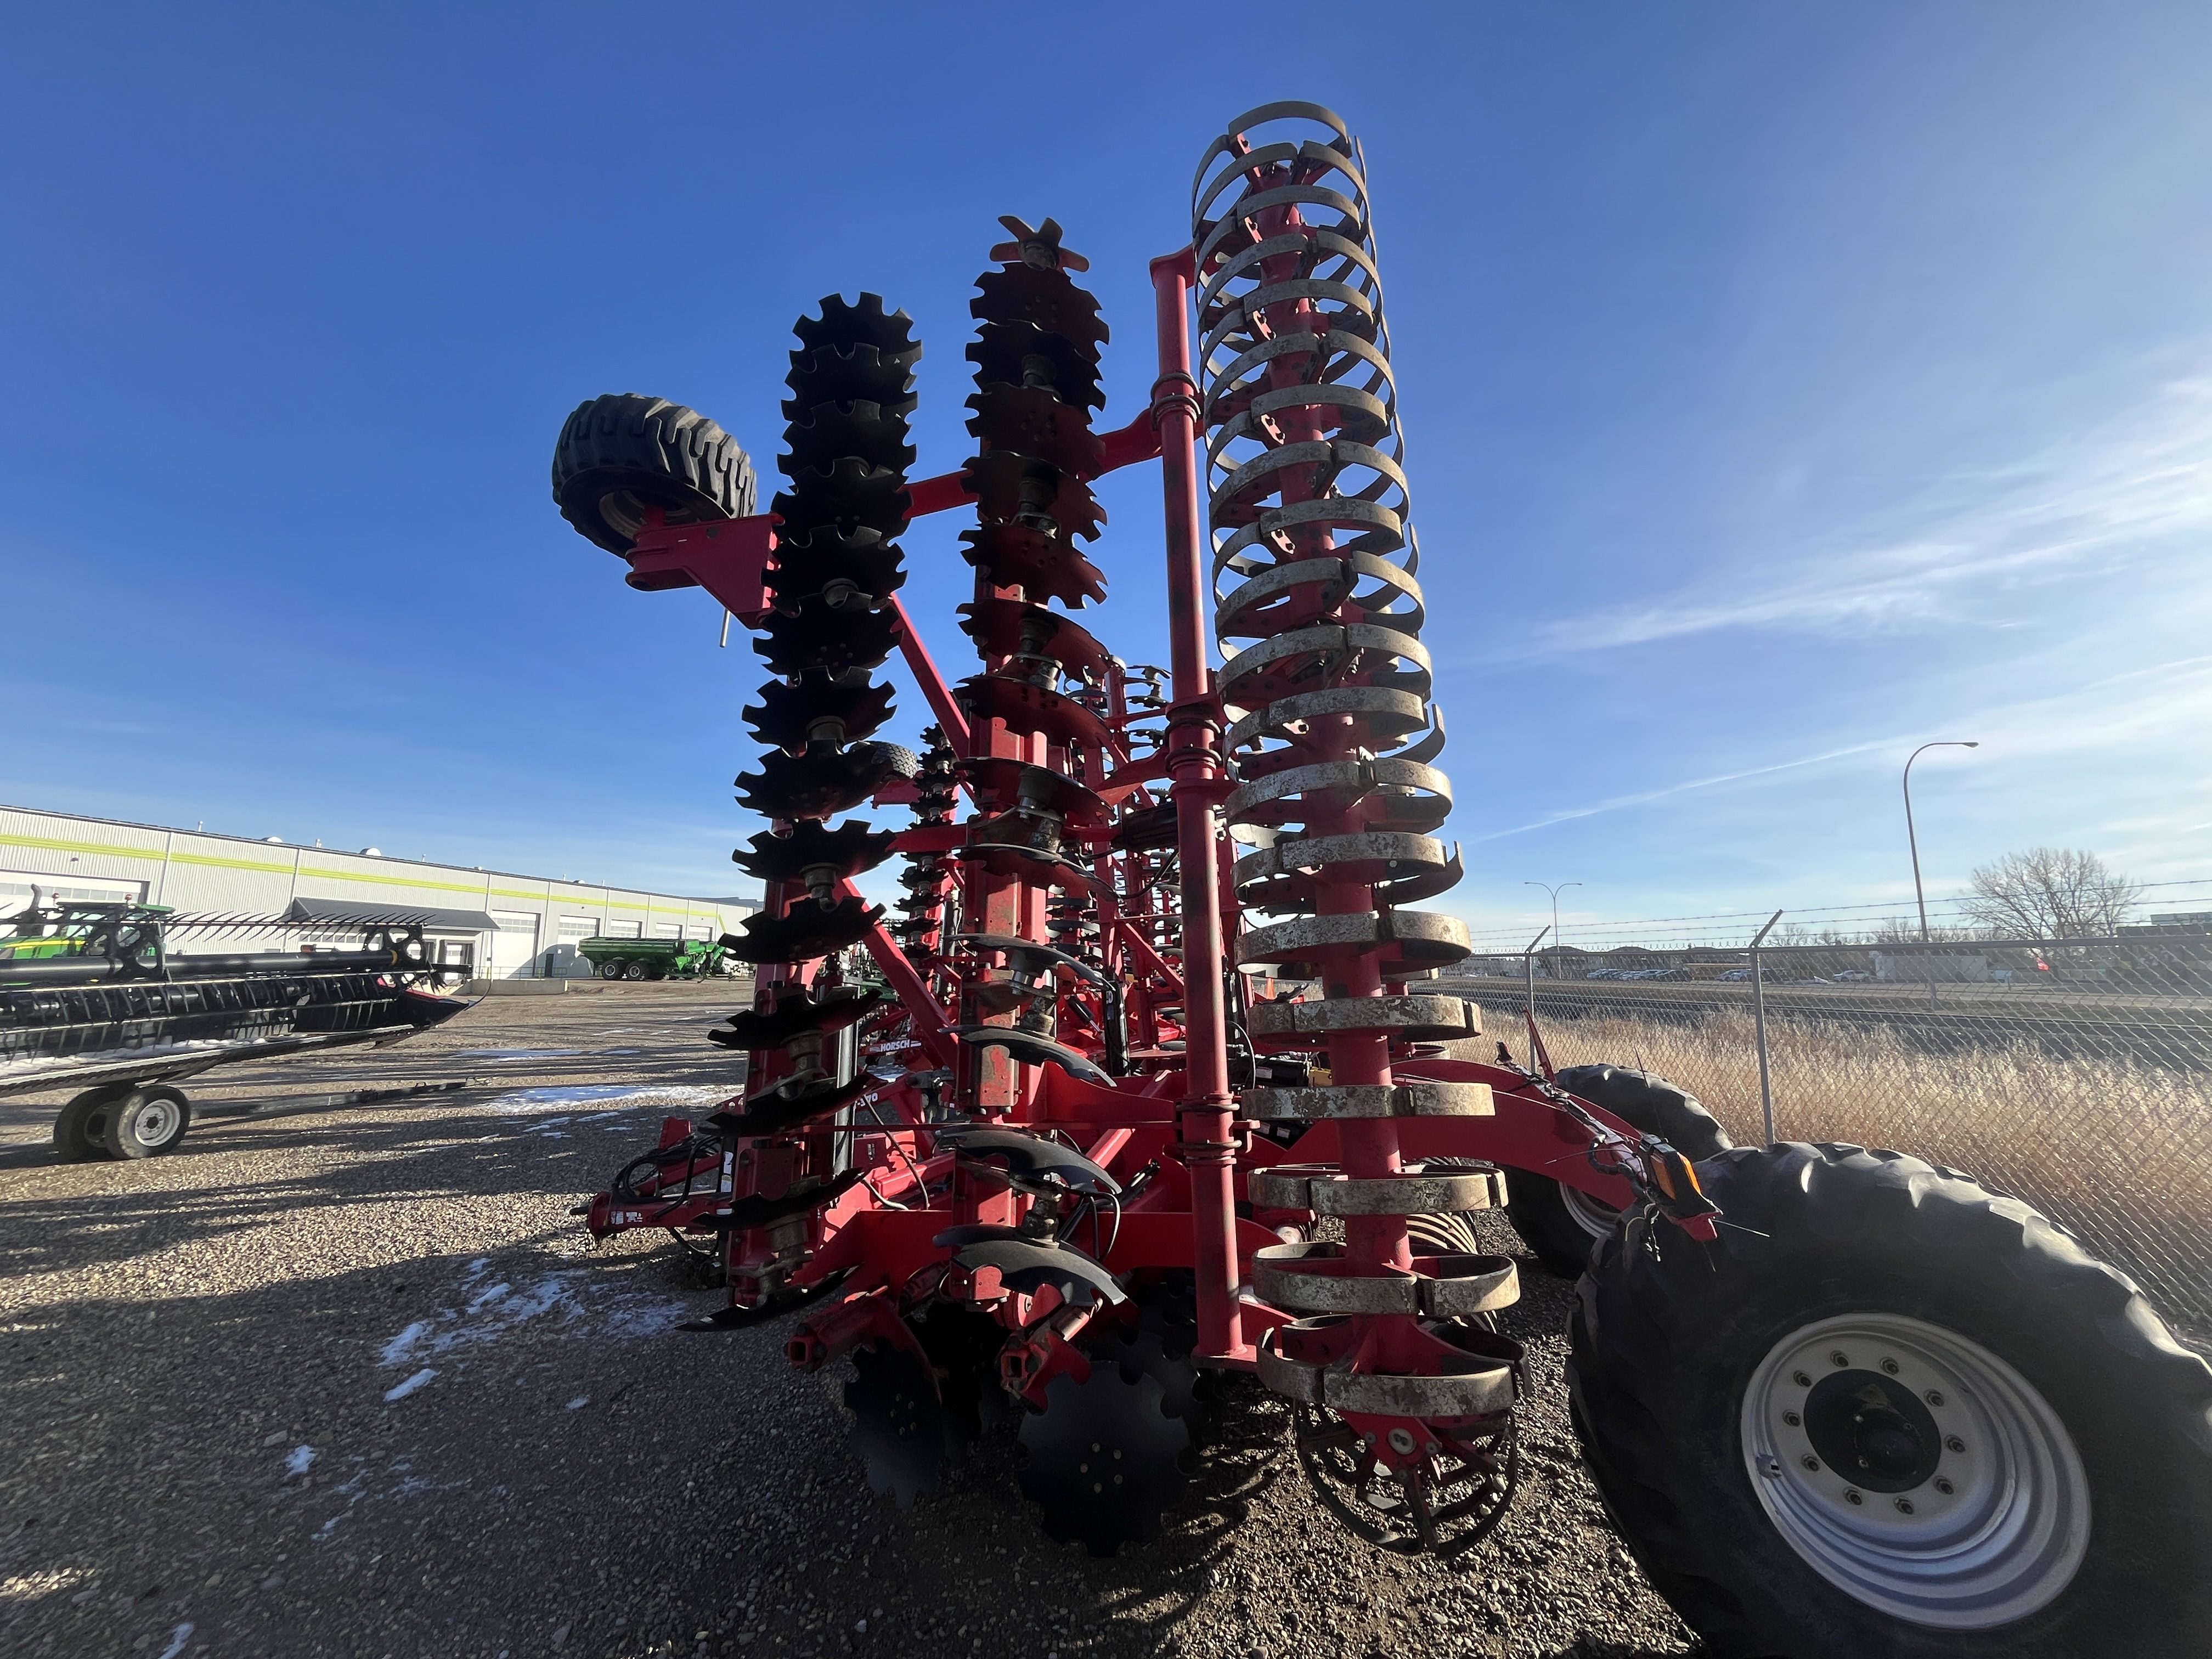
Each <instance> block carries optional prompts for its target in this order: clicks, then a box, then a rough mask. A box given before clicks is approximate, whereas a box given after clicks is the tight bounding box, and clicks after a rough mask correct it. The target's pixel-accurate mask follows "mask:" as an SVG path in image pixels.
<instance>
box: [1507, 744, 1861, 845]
mask: <svg viewBox="0 0 2212 1659" xmlns="http://www.w3.org/2000/svg"><path fill="white" fill-rule="evenodd" d="M1894 744H1895V739H1893V738H1879V739H1877V740H1876V741H1875V742H1872V743H1854V744H1846V745H1844V747H1843V748H1841V749H1828V750H1822V751H1821V752H1820V753H1819V754H1817V755H1801V756H1799V757H1797V758H1796V760H1786V761H1776V762H1775V763H1773V764H1771V765H1770V766H1747V767H1745V768H1743V769H1741V770H1740V771H1735V772H1716V773H1714V774H1713V775H1711V776H1710V777H1702V778H1686V779H1685V780H1683V781H1681V782H1680V783H1669V784H1662V786H1660V787H1658V788H1656V789H1639V790H1637V791H1636V792H1635V793H1632V794H1626V795H1611V796H1607V798H1606V799H1603V800H1601V801H1595V802H1592V803H1591V804H1590V805H1588V806H1566V807H1562V808H1560V809H1559V811H1555V812H1547V813H1545V814H1543V815H1542V816H1541V817H1534V818H1531V819H1530V820H1529V821H1528V823H1516V824H1515V825H1514V826H1513V827H1512V828H1511V829H1493V830H1492V831H1491V832H1490V833H1489V834H1488V835H1486V836H1470V837H1469V838H1468V840H1469V842H1470V844H1479V843H1480V842H1486V841H1503V840H1504V838H1505V837H1506V836H1525V835H1527V834H1528V832H1529V831H1530V830H1532V829H1548V828H1550V827H1551V826H1552V825H1553V824H1555V823H1566V822H1567V821H1568V820H1570V819H1571V818H1590V817H1596V816H1597V815H1598V814H1600V813H1601V812H1618V811H1621V810H1622V809H1623V808H1625V807H1630V806H1647V805H1650V803H1651V802H1653V801H1655V800H1664V799H1667V797H1668V796H1669V795H1686V794H1688V793H1691V792H1692V791H1693V790H1698V789H1713V788H1717V787H1719V786H1721V785H1722V784H1727V783H1741V782H1742V781H1744V780H1745V779H1747V778H1763V777H1766V776H1769V775H1772V774H1774V773H1776V772H1795V771H1798V770H1800V769H1803V768H1805V767H1808V766H1819V765H1820V764H1821V763H1824V762H1826V761H1832V760H1842V759H1844V758H1845V757H1848V756H1851V755H1861V754H1864V753H1865V752H1866V751H1867V750H1869V749H1881V748H1884V747H1892V746H1894Z"/></svg>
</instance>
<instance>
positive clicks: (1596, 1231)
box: [1559, 1181, 1620, 1239]
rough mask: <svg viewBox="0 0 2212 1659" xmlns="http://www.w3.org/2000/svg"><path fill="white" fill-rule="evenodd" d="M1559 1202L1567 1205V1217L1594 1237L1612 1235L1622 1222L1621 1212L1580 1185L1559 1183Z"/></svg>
mask: <svg viewBox="0 0 2212 1659" xmlns="http://www.w3.org/2000/svg"><path fill="white" fill-rule="evenodd" d="M1559 1202H1560V1203H1561V1204H1562V1205H1563V1206H1565V1209H1566V1212H1567V1218H1568V1219H1569V1220H1570V1221H1572V1222H1573V1223H1574V1224H1575V1225H1576V1226H1577V1227H1579V1228H1581V1229H1582V1230H1583V1231H1584V1232H1586V1233H1588V1234H1589V1236H1590V1237H1591V1238H1592V1239H1600V1238H1605V1237H1610V1236H1611V1234H1612V1232H1613V1229H1614V1228H1615V1227H1618V1226H1619V1225H1620V1211H1618V1210H1616V1209H1614V1208H1613V1206H1612V1205H1610V1204H1607V1202H1606V1201H1605V1200H1603V1199H1598V1198H1592V1197H1591V1196H1590V1195H1589V1194H1588V1193H1586V1192H1584V1191H1583V1189H1582V1188H1579V1187H1570V1186H1568V1185H1567V1183H1566V1182H1564V1181H1562V1182H1560V1183H1559Z"/></svg>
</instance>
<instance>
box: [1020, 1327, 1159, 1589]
mask: <svg viewBox="0 0 2212 1659" xmlns="http://www.w3.org/2000/svg"><path fill="white" fill-rule="evenodd" d="M1166 1403H1167V1391H1166V1390H1165V1389H1163V1388H1162V1387H1161V1386H1160V1383H1159V1380H1158V1378H1157V1377H1154V1376H1149V1375H1146V1374H1143V1373H1139V1375H1138V1376H1137V1377H1136V1379H1135V1380H1134V1381H1131V1380H1130V1379H1129V1378H1128V1377H1127V1376H1126V1375H1125V1374H1124V1372H1123V1370H1122V1368H1121V1366H1120V1365H1118V1364H1113V1363H1112V1362H1110V1361H1105V1360H1102V1361H1101V1362H1099V1363H1097V1364H1094V1365H1092V1366H1091V1376H1090V1378H1089V1380H1088V1381H1085V1382H1081V1383H1079V1382H1077V1381H1076V1380H1075V1378H1074V1377H1073V1376H1059V1377H1055V1378H1054V1379H1053V1382H1052V1383H1051V1385H1050V1386H1049V1387H1048V1389H1046V1390H1045V1409H1044V1411H1043V1412H1042V1413H1040V1414H1039V1415H1037V1416H1034V1417H1030V1418H1027V1419H1024V1421H1023V1424H1022V1431H1021V1441H1022V1445H1023V1447H1024V1449H1026V1450H1027V1451H1028V1453H1029V1462H1028V1465H1027V1467H1025V1468H1024V1469H1023V1470H1022V1475H1021V1486H1022V1492H1023V1493H1024V1496H1026V1497H1028V1498H1030V1499H1032V1500H1033V1501H1035V1502H1036V1503H1037V1504H1041V1505H1042V1506H1043V1510H1044V1529H1045V1531H1046V1532H1047V1533H1048V1534H1051V1535H1052V1536H1053V1537H1054V1538H1057V1539H1059V1540H1060V1541H1062V1542H1066V1541H1067V1540H1069V1539H1078V1538H1079V1539H1081V1540H1082V1541H1083V1543H1084V1545H1085V1547H1086V1548H1088V1549H1089V1550H1090V1552H1091V1553H1092V1554H1093V1555H1111V1554H1113V1553H1114V1552H1115V1550H1116V1549H1118V1548H1120V1547H1121V1545H1122V1544H1124V1543H1127V1542H1129V1541H1133V1540H1140V1539H1146V1538H1151V1537H1152V1536H1154V1535H1156V1534H1158V1531H1159V1529H1160V1516H1161V1513H1162V1511H1164V1510H1167V1509H1170V1508H1171V1507H1173V1506H1174V1504H1176V1502H1177V1501H1178V1500H1180V1498H1182V1492H1183V1488H1184V1486H1187V1485H1188V1481H1189V1476H1188V1474H1187V1473H1186V1472H1185V1470H1184V1468H1183V1462H1182V1460H1183V1457H1184V1455H1185V1454H1186V1453H1188V1451H1189V1450H1190V1449H1191V1440H1190V1429H1189V1426H1188V1425H1187V1424H1186V1423H1185V1422H1184V1421H1183V1420H1182V1419H1181V1418H1176V1417H1170V1416H1169V1415H1168V1413H1167V1411H1166V1409H1165V1407H1166Z"/></svg>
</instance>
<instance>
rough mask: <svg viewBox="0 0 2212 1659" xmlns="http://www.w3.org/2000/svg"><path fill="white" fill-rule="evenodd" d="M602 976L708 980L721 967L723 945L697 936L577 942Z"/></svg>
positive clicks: (578, 951)
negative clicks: (713, 943)
mask: <svg viewBox="0 0 2212 1659" xmlns="http://www.w3.org/2000/svg"><path fill="white" fill-rule="evenodd" d="M576 954H577V955H578V956H580V957H583V959H584V960H585V961H586V962H588V963H591V964H592V972H594V973H596V974H597V975H599V977H600V978H601V979H707V978H710V977H711V976H713V975H715V974H718V973H720V971H721V970H722V958H723V956H724V954H725V952H724V951H723V948H722V946H720V945H711V944H709V943H708V942H707V941H706V940H705V939H611V938H606V937H600V936H595V937H593V938H591V939H582V940H580V941H579V942H578V943H577V945H576Z"/></svg>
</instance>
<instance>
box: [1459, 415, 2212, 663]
mask: <svg viewBox="0 0 2212 1659" xmlns="http://www.w3.org/2000/svg"><path fill="white" fill-rule="evenodd" d="M1912 516H1914V517H1915V518H1917V520H1918V522H1917V523H1916V524H1914V525H1912V526H1911V527H1910V528H1909V529H1907V530H1905V532H1902V533H1899V531H1897V530H1896V529H1894V528H1893V529H1891V530H1889V531H1888V532H1887V534H1881V535H1877V534H1875V533H1874V532H1851V533H1846V534H1844V535H1842V536H1838V537H1832V538H1822V541H1821V544H1820V545H1818V546H1813V547H1799V548H1796V549H1792V550H1787V551H1786V552H1782V553H1772V552H1769V553H1767V554H1765V555H1762V556H1761V558H1760V559H1759V561H1758V563H1759V565H1760V566H1762V567H1764V568H1784V569H1786V570H1790V571H1792V572H1794V573H1796V574H1794V575H1792V576H1791V577H1790V579H1789V580H1784V581H1782V582H1779V583H1774V584H1771V585H1769V586H1765V587H1763V588H1757V587H1753V588H1746V587H1745V586H1744V585H1743V583H1742V582H1741V580H1740V579H1739V578H1737V577H1735V576H1733V575H1731V576H1729V577H1725V578H1723V577H1722V576H1720V575H1718V574H1714V575H1709V576H1707V577H1705V578H1702V579H1700V580H1699V583H1698V584H1697V585H1696V586H1692V587H1691V588H1689V589H1686V590H1682V591H1678V592H1675V593H1674V594H1671V595H1662V596H1658V597H1655V598H1653V599H1648V600H1642V601H1638V602H1635V603H1632V604H1628V605H1615V606H1612V607H1609V608H1607V609H1605V610H1602V611H1595V612H1591V613H1586V614H1583V615H1580V616H1576V617H1565V618H1562V619H1559V620H1555V621H1553V622H1551V623H1547V624H1545V625H1544V626H1542V627H1541V628H1539V629H1534V631H1533V632H1531V633H1530V634H1529V635H1528V636H1527V637H1526V638H1525V639H1524V640H1523V641H1522V642H1521V643H1520V644H1519V645H1518V646H1517V647H1509V648H1508V650H1507V652H1506V653H1504V655H1503V656H1500V657H1493V658H1492V659H1491V660H1492V661H1494V662H1495V661H1528V660H1547V659H1559V658H1562V657H1566V656H1571V655H1576V654H1579V653H1588V652H1591V651H1601V650H1613V649H1618V648H1620V647H1626V646H1634V645H1641V644H1648V643H1651V642H1654V641H1662V640H1672V639H1681V638H1685V637H1687V636H1690V635H1702V634H1711V633H1715V632H1718V631H1721V630H1723V629H1765V630H1774V631H1783V632H1790V633H1798V634H1814V635H1831V636H1851V635H1868V634H1874V633H1884V632H1898V631H1904V630H1908V629H1916V628H1921V627H1926V626H1929V625H1933V624H1936V623H1942V624H1943V625H1946V626H1957V625H1960V624H1962V623H1970V624H1976V625H1980V626H1985V627H1986V626H1992V625H2002V624H2003V623H2005V622H2007V621H2009V620H2011V618H2009V617H2006V616H2005V615H2003V614H2002V611H2001V610H2000V609H1998V608H1996V607H1994V606H1993V605H1992V604H1991V598H1992V595H1995V594H2002V593H2017V592H2021V591H2022V590H2025V589H2027V588H2030V587H2037V586H2047V585H2049V584H2051V583H2055V582H2058V581H2063V580H2076V579H2081V578H2083V577H2087V576H2093V575H2100V574H2109V573H2111V572H2112V571H2115V570H2118V569H2120V568H2124V567H2129V566H2133V565H2137V564H2141V563H2144V562H2152V561H2156V560H2160V559H2164V558H2170V557H2172V556H2175V555H2176V554H2185V556H2191V557H2201V548H2202V544H2203V542H2202V538H2203V537H2204V536H2206V535H2207V534H2212V372H2205V373H2200V374H2195V375H2191V376H2189V377H2186V378H2182V379H2177V380H2169V381H2167V382H2166V383H2165V384H2163V385H2161V386H2160V387H2159V388H2158V389H2157V391H2156V392H2154V394H2153V395H2152V396H2151V397H2149V398H2147V399H2146V400H2144V401H2143V402H2142V404H2139V405H2137V406H2136V407H2135V408H2133V409H2131V410H2128V411H2126V412H2125V413H2124V415H2122V416H2118V417H2117V418H2115V419H2113V420H2112V421H2109V422H2106V423H2105V424H2104V425H2102V426H2101V427H2100V428H2095V429H2093V430H2092V431H2090V432H2088V433H2087V434H2084V435H2076V436H2074V437H2070V438H2069V439H2068V440H2067V441H2064V442H2063V443H2055V444H2051V445H2048V446H2046V447H2044V448H2042V449H2041V450H2039V451H2038V452H2036V453H2033V454H2030V455H2027V456H2026V457H2024V458H2022V459H2021V460H2020V461H2019V462H2017V463H2015V464H2014V465H2010V466H2008V467H2004V468H2002V469H1999V470H1996V471H1978V472H1972V473H1959V474H1955V475H1954V476H1952V477H1948V478H1946V479H1945V480H1943V481H1942V483H1941V484H1940V485H1939V486H1938V487H1937V488H1936V489H1932V490H1930V491H1929V492H1928V495H1927V496H1926V497H1925V499H1924V500H1923V501H1922V502H1921V503H1920V504H1919V506H1918V507H1917V511H1916V512H1915V513H1914V514H1913V515H1912ZM1723 582H1725V584H1726V585H1725V586H1723ZM1969 594H1971V596H1972V603H1971V604H1968V603H1966V598H1967V596H1968V595H1969Z"/></svg>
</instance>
